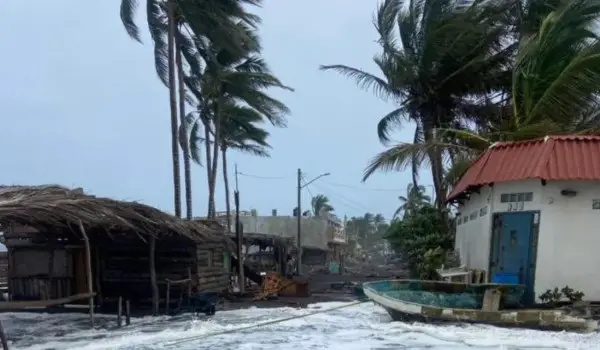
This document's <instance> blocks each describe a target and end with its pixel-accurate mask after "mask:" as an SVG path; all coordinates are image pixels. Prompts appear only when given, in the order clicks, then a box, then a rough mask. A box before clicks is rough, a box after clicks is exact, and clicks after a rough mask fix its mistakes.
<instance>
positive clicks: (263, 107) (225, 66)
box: [187, 21, 291, 217]
mask: <svg viewBox="0 0 600 350" xmlns="http://www.w3.org/2000/svg"><path fill="white" fill-rule="evenodd" d="M236 25H237V26H238V28H239V30H240V31H244V32H246V35H245V37H246V38H248V40H247V41H246V42H245V44H244V47H245V49H246V50H247V51H246V52H244V53H243V54H241V55H238V54H236V53H235V52H232V51H229V50H227V49H225V48H224V47H221V46H219V45H218V43H214V42H210V41H207V40H196V45H197V47H198V52H199V54H200V55H201V56H202V58H203V61H204V62H205V67H204V69H203V71H202V72H201V73H200V75H192V76H191V77H190V78H189V79H187V80H188V88H189V89H190V90H191V91H192V93H193V94H194V96H195V97H196V99H197V101H198V114H199V118H197V119H195V120H192V121H190V123H191V129H192V131H193V132H192V134H193V133H194V131H198V130H199V128H200V126H199V125H200V124H202V127H203V129H204V137H203V138H202V139H203V140H204V147H205V156H206V167H207V175H208V188H209V195H208V203H209V204H208V215H207V216H208V217H214V213H215V200H214V192H215V187H216V175H217V168H218V157H219V147H214V145H221V144H222V142H221V139H222V137H223V135H222V133H223V132H222V130H221V128H222V126H223V125H226V124H227V123H228V122H227V121H226V120H225V119H227V118H228V115H227V113H226V112H227V108H228V106H231V105H238V104H239V105H245V106H247V107H248V108H250V109H252V110H254V111H255V112H256V113H257V114H259V115H260V116H261V117H262V119H264V120H267V121H269V122H270V123H271V124H272V125H274V126H277V127H285V125H286V120H285V115H287V114H288V113H289V109H288V108H287V106H286V105H285V104H283V103H282V102H280V101H278V100H276V99H274V98H272V97H270V96H269V95H268V94H267V93H266V92H265V91H264V90H265V89H268V88H270V87H278V88H283V89H287V90H291V89H290V88H289V87H287V86H285V85H283V84H282V83H281V82H280V81H279V80H278V79H277V78H276V77H275V76H274V75H273V74H272V73H271V71H270V70H269V68H268V66H267V64H266V62H265V61H264V60H263V59H262V58H260V56H259V55H258V53H259V52H260V42H259V38H258V37H257V36H256V35H255V34H256V33H255V31H254V30H253V29H252V28H251V27H248V26H247V25H245V24H244V23H243V22H241V21H238V22H237V23H236ZM192 138H194V137H193V136H192ZM190 142H193V140H191V141H190ZM192 147H193V146H192ZM211 147H212V148H211Z"/></svg>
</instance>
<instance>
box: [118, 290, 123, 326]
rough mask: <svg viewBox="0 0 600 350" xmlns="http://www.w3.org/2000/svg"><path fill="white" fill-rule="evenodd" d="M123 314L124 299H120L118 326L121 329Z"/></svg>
mask: <svg viewBox="0 0 600 350" xmlns="http://www.w3.org/2000/svg"><path fill="white" fill-rule="evenodd" d="M122 314H123V297H119V304H118V305H117V326H118V327H121V326H122V325H123V323H122V322H121V315H122Z"/></svg>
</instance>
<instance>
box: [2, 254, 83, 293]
mask: <svg viewBox="0 0 600 350" xmlns="http://www.w3.org/2000/svg"><path fill="white" fill-rule="evenodd" d="M9 249H10V259H11V262H10V271H9V273H10V294H11V300H15V301H16V300H47V299H55V298H64V297H68V296H71V295H72V294H74V293H73V290H72V285H73V279H74V276H73V261H72V255H71V251H70V250H66V249H47V248H40V247H35V246H30V247H25V246H24V247H19V248H9Z"/></svg>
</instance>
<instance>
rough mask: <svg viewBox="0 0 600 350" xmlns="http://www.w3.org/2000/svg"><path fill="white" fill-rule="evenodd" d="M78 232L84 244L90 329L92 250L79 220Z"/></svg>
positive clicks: (92, 307) (92, 314) (91, 318)
mask: <svg viewBox="0 0 600 350" xmlns="http://www.w3.org/2000/svg"><path fill="white" fill-rule="evenodd" d="M79 231H81V234H82V235H83V240H84V244H85V269H86V272H87V286H88V294H90V297H89V307H90V322H91V323H92V327H94V296H95V294H94V287H93V284H92V250H91V248H90V239H89V238H88V235H87V233H86V232H85V228H84V227H83V223H82V222H81V220H79Z"/></svg>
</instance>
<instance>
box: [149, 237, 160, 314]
mask: <svg viewBox="0 0 600 350" xmlns="http://www.w3.org/2000/svg"><path fill="white" fill-rule="evenodd" d="M149 243H150V254H149V257H148V260H150V284H151V285H152V314H153V315H154V316H157V315H158V301H159V295H158V283H157V282H156V262H155V260H154V258H155V255H156V254H155V253H156V238H155V237H154V236H150V242H149Z"/></svg>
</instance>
